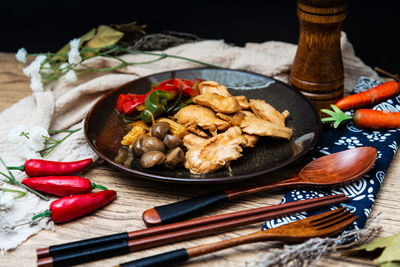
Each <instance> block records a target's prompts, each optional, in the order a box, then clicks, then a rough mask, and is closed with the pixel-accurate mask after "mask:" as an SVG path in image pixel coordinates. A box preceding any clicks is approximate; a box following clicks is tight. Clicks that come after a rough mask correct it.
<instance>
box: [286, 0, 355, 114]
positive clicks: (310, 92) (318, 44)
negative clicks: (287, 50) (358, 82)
mask: <svg viewBox="0 0 400 267" xmlns="http://www.w3.org/2000/svg"><path fill="white" fill-rule="evenodd" d="M346 11H347V1H346V0H299V1H298V2H297V16H298V18H299V22H300V36H299V42H298V47H297V52H296V56H295V59H294V62H293V65H292V69H291V73H290V81H289V84H290V85H291V86H293V87H295V88H297V89H298V90H300V91H301V92H302V93H303V94H304V95H305V96H306V97H307V98H308V99H309V100H311V102H312V103H313V105H314V107H315V108H316V109H317V110H318V111H319V110H320V109H321V108H330V104H334V103H335V102H336V101H337V100H339V99H340V98H342V97H343V83H344V72H343V62H342V53H341V49H340V32H341V28H342V24H343V21H344V19H345V17H346ZM320 115H321V113H320Z"/></svg>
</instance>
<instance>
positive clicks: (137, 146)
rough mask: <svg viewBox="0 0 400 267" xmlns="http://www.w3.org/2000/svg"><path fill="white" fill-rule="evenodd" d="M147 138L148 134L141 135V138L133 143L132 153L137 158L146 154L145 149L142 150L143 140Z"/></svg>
mask: <svg viewBox="0 0 400 267" xmlns="http://www.w3.org/2000/svg"><path fill="white" fill-rule="evenodd" d="M145 136H147V135H146V134H142V135H140V136H139V137H138V138H137V139H136V141H135V143H133V146H132V152H133V154H135V155H136V156H137V157H141V156H142V155H143V153H144V151H143V148H142V140H143V138H144V137H145Z"/></svg>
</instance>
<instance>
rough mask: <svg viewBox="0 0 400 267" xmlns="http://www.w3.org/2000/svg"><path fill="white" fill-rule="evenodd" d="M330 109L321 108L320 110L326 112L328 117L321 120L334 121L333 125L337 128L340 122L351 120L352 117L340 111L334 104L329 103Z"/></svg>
mask: <svg viewBox="0 0 400 267" xmlns="http://www.w3.org/2000/svg"><path fill="white" fill-rule="evenodd" d="M331 107H332V109H333V111H332V110H329V109H321V112H323V113H326V114H328V115H329V116H330V117H327V118H323V119H322V120H321V121H322V122H334V123H333V127H334V128H337V127H338V126H339V125H340V124H341V123H342V122H344V121H348V120H351V119H352V118H351V117H350V116H348V115H346V114H345V113H344V112H343V111H341V110H340V109H339V108H338V107H336V106H335V105H331Z"/></svg>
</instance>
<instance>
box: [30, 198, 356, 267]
mask: <svg viewBox="0 0 400 267" xmlns="http://www.w3.org/2000/svg"><path fill="white" fill-rule="evenodd" d="M348 200H349V199H348V198H347V197H346V196H345V195H344V194H340V195H332V196H325V197H319V198H313V199H307V200H301V201H295V202H289V203H285V204H278V205H273V206H268V207H261V208H256V209H250V210H244V211H238V212H232V213H226V214H221V215H215V216H210V217H204V218H198V219H192V220H187V221H182V222H177V223H172V224H167V225H161V226H155V227H152V228H148V229H143V230H138V231H133V232H124V233H119V234H114V235H107V236H103V237H97V238H91V239H86V240H82V241H77V242H72V243H66V244H61V245H55V246H50V247H48V248H41V249H38V250H37V257H38V261H37V264H38V266H46V267H50V266H65V265H74V264H80V263H85V262H89V261H94V260H99V259H104V258H109V257H112V256H117V255H123V254H127V253H129V252H132V251H138V250H141V249H146V248H151V247H155V246H160V245H164V244H169V243H172V242H177V241H182V240H187V239H191V238H195V237H201V236H206V235H210V234H216V233H219V232H223V231H227V230H232V229H233V228H235V227H240V226H244V225H249V224H253V223H256V222H260V221H264V220H268V219H273V218H277V217H282V216H286V215H289V214H295V213H298V212H301V211H308V210H312V209H317V208H321V207H324V206H328V205H334V204H338V203H341V202H345V201H348Z"/></svg>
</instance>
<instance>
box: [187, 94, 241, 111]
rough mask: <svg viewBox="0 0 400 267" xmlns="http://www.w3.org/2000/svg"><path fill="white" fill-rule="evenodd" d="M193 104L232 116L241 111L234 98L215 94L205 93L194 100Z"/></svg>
mask: <svg viewBox="0 0 400 267" xmlns="http://www.w3.org/2000/svg"><path fill="white" fill-rule="evenodd" d="M193 102H194V103H196V104H199V105H203V106H207V107H210V108H211V109H213V110H214V111H216V112H222V113H226V114H232V113H235V112H237V111H239V110H241V108H240V105H239V102H238V101H237V100H236V98H234V97H233V96H222V95H217V94H214V93H205V94H201V95H198V96H196V97H194V98H193Z"/></svg>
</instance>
